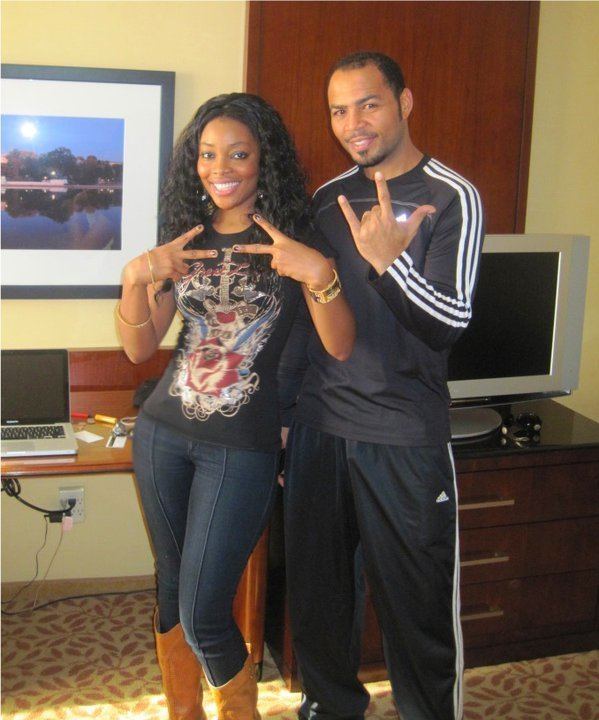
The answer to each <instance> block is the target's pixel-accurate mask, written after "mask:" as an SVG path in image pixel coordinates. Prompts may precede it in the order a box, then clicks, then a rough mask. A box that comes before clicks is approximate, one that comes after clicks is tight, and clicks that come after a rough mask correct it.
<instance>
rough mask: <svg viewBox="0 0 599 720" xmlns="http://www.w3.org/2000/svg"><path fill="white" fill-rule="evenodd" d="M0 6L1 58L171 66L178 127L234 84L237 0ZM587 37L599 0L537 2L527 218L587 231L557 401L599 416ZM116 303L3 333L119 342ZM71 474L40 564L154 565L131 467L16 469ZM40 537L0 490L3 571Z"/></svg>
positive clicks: (596, 63) (597, 114)
mask: <svg viewBox="0 0 599 720" xmlns="http://www.w3.org/2000/svg"><path fill="white" fill-rule="evenodd" d="M2 17H3V28H2V43H3V49H2V59H3V61H4V62H13V63H22V64H41V65H44V64H45V65H78V66H90V67H115V68H132V69H153V70H173V71H175V72H176V73H177V80H176V98H175V131H176V132H177V131H179V130H180V129H181V127H182V126H183V125H184V123H185V122H186V120H187V119H188V117H189V116H190V115H191V113H192V111H193V110H194V109H195V107H196V106H197V105H198V104H199V103H200V102H201V101H202V100H204V99H205V98H207V97H209V96H211V95H214V94H216V93H219V92H223V91H233V90H240V89H241V88H242V86H243V55H244V33H245V4H244V3H243V2H107V3H101V2H97V3H96V2H73V3H60V2H57V3H45V2H41V3H38V2H31V3H30V2H23V3H21V2H4V3H3V5H2ZM597 48H599V4H598V3H577V2H544V3H542V5H541V22H540V33H539V50H538V61H537V82H536V99H535V116H534V124H533V138H532V157H531V168H530V188H529V199H528V213H527V223H526V229H527V231H528V232H568V233H571V232H576V233H583V234H588V235H591V239H592V241H591V271H590V286H589V291H588V295H587V316H586V323H585V335H584V349H583V361H582V375H581V386H580V389H579V390H578V391H577V392H576V393H575V394H574V396H573V397H572V398H570V399H568V400H566V401H565V402H566V403H567V404H568V405H570V406H571V407H574V408H575V409H577V410H580V411H581V412H583V413H584V414H586V415H588V416H589V417H593V418H594V419H596V420H599V374H598V373H597V372H596V370H595V368H594V364H595V362H596V358H597V357H599V317H598V316H599V283H598V281H597V277H598V276H599V251H598V248H597V244H598V243H599V207H598V204H597V190H596V182H597V178H599V148H598V139H597V137H598V134H597V130H596V128H597V127H599V55H598V50H597ZM498 111H500V110H498ZM152 240H153V238H148V244H150V242H151V241H152ZM113 305H114V303H113V302H112V301H100V300H80V301H67V300H64V301H31V300H29V301H27V300H21V301H6V302H4V303H3V308H2V322H3V337H2V344H3V347H36V346H48V347H112V346H115V345H117V342H118V341H117V337H116V334H115V331H114V323H113V316H112V310H113ZM172 338H173V334H172V333H171V335H170V336H169V338H168V340H171V341H172ZM74 484H82V485H84V486H85V489H86V505H87V510H86V511H87V516H88V517H87V519H86V521H85V523H83V524H81V525H76V526H75V529H74V530H73V531H72V532H71V533H70V535H67V536H65V538H64V541H63V545H62V547H61V550H60V552H59V554H58V556H57V558H56V561H55V565H54V567H53V569H52V571H51V573H50V575H49V577H51V578H52V577H54V578H72V577H93V576H97V577H107V576H119V575H137V574H139V575H144V574H147V573H149V572H151V567H152V563H151V556H150V552H149V548H148V544H147V540H146V537H145V533H144V530H143V526H142V523H141V520H140V516H139V510H138V506H137V500H136V496H135V491H134V489H133V483H132V480H131V477H130V476H128V475H117V476H87V477H81V478H78V479H77V481H76V482H75V481H74V480H72V479H65V478H63V479H43V480H42V479H39V480H26V481H24V482H23V493H24V495H25V497H27V498H28V499H30V500H31V501H33V502H37V503H38V504H40V505H44V504H49V505H53V500H54V499H55V497H56V494H57V488H58V487H59V486H62V485H64V486H69V485H74ZM50 536H51V537H50V540H49V547H48V549H47V551H46V553H45V555H44V556H43V558H45V559H46V560H48V559H49V555H50V554H51V552H52V551H53V549H54V547H55V544H56V542H57V540H58V528H57V526H55V525H52V526H50ZM41 539H42V521H41V520H40V516H39V515H38V514H36V513H33V512H31V511H29V510H25V509H24V508H21V507H17V504H16V503H15V502H14V501H11V500H10V499H8V498H6V497H4V495H3V497H2V541H3V542H2V568H3V579H4V580H19V579H26V578H28V577H30V576H31V575H32V573H33V558H34V555H35V551H36V549H37V548H38V547H39V545H40V544H41ZM45 567H46V564H45V562H44V560H43V559H42V568H45Z"/></svg>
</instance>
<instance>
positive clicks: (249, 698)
mask: <svg viewBox="0 0 599 720" xmlns="http://www.w3.org/2000/svg"><path fill="white" fill-rule="evenodd" d="M210 690H211V692H212V697H213V698H214V702H215V703H216V713H217V717H218V720H260V713H259V712H258V708H257V707H256V705H257V703H258V683H257V681H256V671H255V668H254V663H253V661H252V658H251V656H248V658H247V660H246V661H245V663H244V665H243V667H242V668H241V670H240V671H239V672H238V673H237V675H235V677H233V678H231V679H230V680H229V682H227V683H225V684H224V685H220V686H218V687H213V686H212V685H210Z"/></svg>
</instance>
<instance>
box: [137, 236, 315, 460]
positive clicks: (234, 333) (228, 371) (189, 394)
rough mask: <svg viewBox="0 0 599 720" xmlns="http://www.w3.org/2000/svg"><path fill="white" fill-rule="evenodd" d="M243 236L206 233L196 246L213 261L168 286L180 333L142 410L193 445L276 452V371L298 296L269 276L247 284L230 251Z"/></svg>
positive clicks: (294, 286) (240, 261) (245, 269)
mask: <svg viewBox="0 0 599 720" xmlns="http://www.w3.org/2000/svg"><path fill="white" fill-rule="evenodd" d="M250 233H251V228H248V229H247V230H245V231H243V232H240V233H234V234H228V235H223V234H221V233H219V232H217V231H216V230H214V228H208V229H207V230H206V234H205V239H204V243H203V244H202V247H203V248H206V249H213V248H214V249H216V250H218V251H219V252H218V257H216V258H207V259H204V260H200V261H197V262H195V263H193V264H192V265H191V266H190V271H189V274H188V275H186V276H185V277H183V278H182V279H181V280H180V281H179V282H177V283H176V284H175V299H176V303H177V307H178V309H179V311H180V312H181V314H182V315H183V319H184V325H183V329H182V331H181V334H180V336H179V342H178V347H177V350H176V351H175V353H174V355H173V358H172V360H171V362H170V363H169V365H168V367H167V369H166V370H165V372H164V375H163V376H162V378H161V379H160V381H159V383H158V385H157V387H156V389H155V390H154V392H153V393H152V394H151V395H150V397H149V398H148V399H147V400H146V402H145V403H144V406H143V410H144V412H145V413H147V414H148V415H150V416H151V417H153V418H154V419H155V420H158V421H159V422H163V423H165V424H167V425H169V426H171V427H172V428H175V429H176V430H178V431H180V432H181V433H182V434H183V435H186V436H187V437H189V438H190V439H193V440H201V441H204V442H210V443H215V444H218V445H224V446H227V447H235V448H243V449H250V450H276V449H277V448H278V447H280V418H279V409H278V403H277V366H278V362H279V358H280V355H281V352H282V349H283V346H284V344H285V341H286V339H287V335H288V334H289V330H290V328H291V324H292V322H293V319H294V317H295V314H296V311H297V307H298V302H299V301H300V299H301V298H302V296H301V289H300V286H299V283H296V282H295V281H293V280H290V279H289V278H281V277H279V276H278V275H277V274H276V273H275V272H274V271H268V272H263V273H261V274H260V276H259V277H258V278H257V279H255V280H253V279H252V274H251V272H250V262H249V261H250V258H249V256H248V255H243V254H239V253H233V251H232V248H233V245H235V244H237V243H239V244H244V243H249V242H251V238H250ZM302 302H303V299H302Z"/></svg>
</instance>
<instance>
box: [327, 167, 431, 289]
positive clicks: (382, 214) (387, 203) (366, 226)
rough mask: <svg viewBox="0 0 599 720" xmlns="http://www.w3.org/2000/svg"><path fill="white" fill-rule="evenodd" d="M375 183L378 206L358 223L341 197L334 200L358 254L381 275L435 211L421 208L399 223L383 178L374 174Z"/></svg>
mask: <svg viewBox="0 0 599 720" xmlns="http://www.w3.org/2000/svg"><path fill="white" fill-rule="evenodd" d="M374 180H375V183H376V191H377V197H378V200H379V204H378V205H374V206H373V207H372V209H371V210H369V211H367V212H365V213H364V215H362V219H361V220H358V217H357V216H356V214H355V212H354V211H353V209H352V207H351V205H350V204H349V201H348V200H347V198H346V197H345V196H344V195H340V196H339V197H338V198H337V200H338V202H339V205H340V207H341V212H342V213H343V215H344V216H345V219H346V220H347V224H348V225H349V229H350V230H351V234H352V237H353V239H354V242H355V243H356V248H357V249H358V252H359V253H360V255H361V256H362V257H363V258H364V260H366V262H368V263H370V264H371V265H372V267H373V268H374V269H375V270H376V271H377V272H378V274H379V275H382V274H383V273H384V272H385V270H386V269H387V268H388V267H389V265H391V264H392V263H393V261H394V260H395V259H396V258H398V257H399V256H400V255H401V254H402V252H403V251H404V250H405V249H406V248H407V247H408V246H409V244H410V243H411V242H412V239H413V238H414V236H415V235H416V233H417V232H418V228H419V227H420V224H421V223H422V221H423V220H424V218H425V217H426V216H427V215H431V214H432V213H434V212H435V208H434V207H433V206H432V205H421V206H420V207H419V208H416V210H414V212H413V213H412V214H411V215H410V217H409V218H408V220H406V221H405V222H401V221H398V220H396V219H395V216H394V215H393V208H392V206H391V197H390V195H389V188H388V187H387V183H386V181H385V179H384V178H383V174H382V173H381V172H378V171H377V172H376V173H375V174H374Z"/></svg>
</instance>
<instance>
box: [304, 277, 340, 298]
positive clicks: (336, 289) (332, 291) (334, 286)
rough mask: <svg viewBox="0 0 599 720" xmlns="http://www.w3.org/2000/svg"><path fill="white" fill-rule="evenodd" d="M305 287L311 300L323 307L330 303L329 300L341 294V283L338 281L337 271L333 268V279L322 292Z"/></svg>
mask: <svg viewBox="0 0 599 720" xmlns="http://www.w3.org/2000/svg"><path fill="white" fill-rule="evenodd" d="M306 287H307V288H308V292H309V293H310V295H311V296H312V299H313V300H315V301H316V302H317V303H321V304H322V305H324V304H326V303H329V302H331V300H334V299H335V298H336V297H337V295H339V293H340V292H341V281H340V280H339V275H337V271H336V270H335V268H333V279H332V280H331V282H330V283H329V284H328V285H327V286H326V287H325V288H323V289H322V290H314V288H311V287H310V286H309V285H307V286H306Z"/></svg>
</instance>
